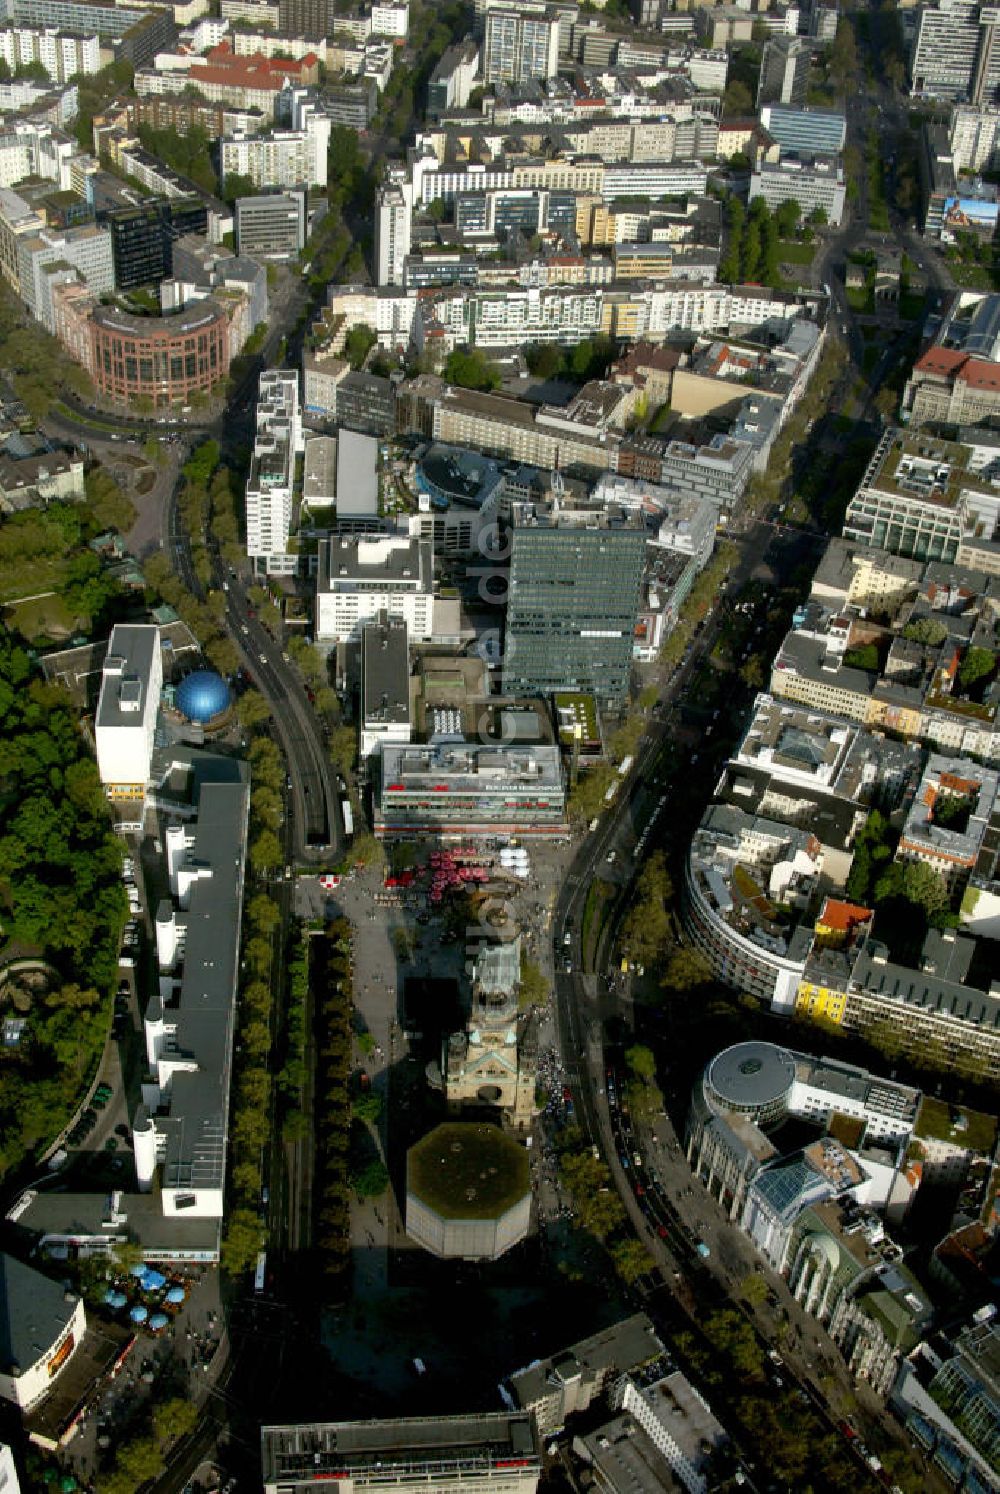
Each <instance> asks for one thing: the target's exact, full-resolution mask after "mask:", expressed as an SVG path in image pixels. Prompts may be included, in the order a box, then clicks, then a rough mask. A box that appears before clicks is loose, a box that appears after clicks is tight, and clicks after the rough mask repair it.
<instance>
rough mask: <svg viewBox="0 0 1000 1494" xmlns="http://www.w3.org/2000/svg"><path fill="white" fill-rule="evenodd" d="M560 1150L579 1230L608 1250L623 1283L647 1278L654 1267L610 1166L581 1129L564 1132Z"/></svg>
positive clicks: (562, 1171)
mask: <svg viewBox="0 0 1000 1494" xmlns="http://www.w3.org/2000/svg"><path fill="white" fill-rule="evenodd" d="M557 1147H558V1167H559V1176H560V1178H561V1180H562V1184H563V1186H564V1187H565V1188H566V1190H567V1191H568V1192H569V1193H571V1194H572V1196H573V1204H574V1207H575V1210H576V1223H577V1225H578V1227H579V1228H580V1229H582V1230H585V1231H586V1233H587V1234H589V1235H592V1236H593V1238H594V1240H595V1241H596V1242H597V1244H598V1245H602V1246H603V1247H604V1248H605V1249H606V1250H607V1252H608V1255H609V1256H610V1258H611V1262H612V1264H613V1266H614V1268H615V1270H616V1271H617V1273H618V1275H619V1276H620V1277H621V1279H622V1281H623V1282H625V1283H626V1284H631V1283H632V1282H634V1281H637V1280H638V1279H639V1277H640V1276H645V1275H646V1274H647V1273H648V1272H649V1271H651V1270H652V1269H653V1267H654V1264H655V1263H654V1261H653V1258H652V1256H651V1255H650V1253H649V1251H648V1250H647V1249H646V1247H645V1245H643V1243H642V1241H641V1240H638V1239H637V1238H636V1235H635V1232H634V1230H633V1229H632V1227H631V1225H630V1223H629V1217H628V1214H627V1213H626V1212H625V1205H624V1204H623V1203H622V1201H621V1199H620V1198H619V1197H618V1194H617V1192H616V1191H615V1186H614V1179H613V1178H612V1176H611V1170H610V1168H609V1167H608V1165H607V1163H606V1162H604V1161H603V1160H602V1159H601V1158H600V1157H595V1156H594V1154H593V1151H592V1150H591V1148H590V1146H589V1145H586V1144H585V1140H584V1136H583V1133H582V1132H581V1130H580V1128H579V1127H578V1126H567V1127H566V1129H565V1130H563V1131H561V1132H560V1133H559V1138H558V1142H557Z"/></svg>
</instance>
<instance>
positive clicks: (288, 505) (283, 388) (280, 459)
mask: <svg viewBox="0 0 1000 1494" xmlns="http://www.w3.org/2000/svg"><path fill="white" fill-rule="evenodd" d="M304 447H305V440H304V435H303V431H302V416H301V410H300V407H299V377H298V374H297V373H295V372H294V370H289V369H268V370H266V371H265V372H264V373H262V374H261V376H260V383H259V387H258V392H257V414H256V435H255V438H254V448H253V455H252V456H251V458H250V472H249V475H248V477H247V485H246V524H247V556H248V557H249V559H250V561H251V563H252V565H253V569H254V572H255V574H257V575H278V576H288V575H294V574H295V572H296V571H297V570H298V568H299V557H298V554H297V551H296V549H295V548H294V547H293V546H292V544H291V540H292V530H293V517H294V506H295V469H296V460H297V458H298V456H299V455H300V454H301V453H302V451H303V450H304Z"/></svg>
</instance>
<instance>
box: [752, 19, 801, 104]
mask: <svg viewBox="0 0 1000 1494" xmlns="http://www.w3.org/2000/svg"><path fill="white" fill-rule="evenodd" d="M808 84H809V49H808V47H807V46H806V44H805V42H804V41H803V40H802V39H801V38H800V37H798V36H775V37H772V38H771V40H770V41H766V42H765V43H764V50H763V52H762V54H761V59H760V81H759V82H758V84H757V108H758V109H760V108H761V106H762V105H764V104H798V105H800V106H801V105H803V104H804V103H805V101H806V92H807V89H808Z"/></svg>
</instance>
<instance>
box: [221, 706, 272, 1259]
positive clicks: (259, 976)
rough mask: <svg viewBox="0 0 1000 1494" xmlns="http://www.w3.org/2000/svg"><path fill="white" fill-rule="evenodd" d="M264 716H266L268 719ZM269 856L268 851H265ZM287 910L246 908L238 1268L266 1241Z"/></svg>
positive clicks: (267, 769)
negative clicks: (263, 1204) (278, 981)
mask: <svg viewBox="0 0 1000 1494" xmlns="http://www.w3.org/2000/svg"><path fill="white" fill-rule="evenodd" d="M261 724H263V723H261ZM249 763H250V775H251V777H250V782H251V794H250V837H251V843H250V861H251V866H252V867H253V869H254V870H255V872H257V874H259V873H260V871H261V870H262V868H261V867H260V866H259V865H258V864H257V863H258V862H259V853H258V846H259V844H260V842H261V841H262V840H263V841H264V842H265V845H266V846H267V847H268V849H270V842H272V841H273V842H274V845H275V846H277V848H278V853H279V855H280V844H279V843H278V838H277V834H276V831H277V826H278V824H279V823H280V813H281V811H280V804H281V797H280V796H281V789H282V786H283V784H284V779H285V765H284V760H283V759H282V756H281V753H280V751H279V749H278V747H277V746H276V745H275V743H274V742H273V741H272V740H271V738H270V737H268V736H264V735H260V736H257V737H256V738H255V739H254V740H253V742H252V743H251V746H250V752H249ZM265 859H267V858H265ZM280 926H281V910H280V908H279V907H278V905H277V903H276V902H275V901H274V899H273V898H271V897H269V896H268V895H267V893H266V892H263V891H258V892H255V893H253V894H252V895H251V896H250V897H249V898H248V901H247V905H246V910H245V914H244V940H243V955H242V963H243V969H244V972H245V980H244V984H243V987H242V990H241V991H240V999H239V1010H238V1022H237V1029H236V1037H235V1042H234V1051H235V1053H236V1055H237V1056H236V1064H235V1067H236V1073H235V1078H234V1082H233V1093H232V1102H231V1107H230V1122H229V1162H230V1175H229V1181H230V1206H229V1209H228V1212H227V1215H226V1224H225V1231H224V1234H223V1240H222V1264H223V1266H224V1268H225V1269H226V1270H227V1271H228V1272H229V1273H230V1274H231V1275H233V1276H239V1275H242V1274H243V1273H244V1272H246V1271H248V1270H249V1269H250V1268H251V1267H252V1266H253V1264H254V1261H255V1260H256V1258H257V1254H258V1252H259V1250H260V1249H261V1247H262V1245H263V1240H264V1228H263V1224H262V1221H261V1217H260V1201H261V1195H262V1192H263V1186H264V1177H263V1172H262V1159H263V1157H264V1153H265V1148H266V1147H267V1144H268V1142H269V1140H270V1138H271V1116H270V1111H271V1104H270V1102H271V1084H272V1076H271V1070H270V1061H271V1051H272V1036H271V1034H272V1028H273V1025H274V1017H273V1006H274V997H273V986H274V969H275V938H276V936H277V934H278V931H279V929H280Z"/></svg>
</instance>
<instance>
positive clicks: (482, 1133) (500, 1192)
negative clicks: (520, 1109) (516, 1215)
mask: <svg viewBox="0 0 1000 1494" xmlns="http://www.w3.org/2000/svg"><path fill="white" fill-rule="evenodd" d="M530 1186H531V1181H530V1176H529V1169H528V1153H527V1151H526V1149H525V1148H524V1147H523V1146H520V1145H519V1144H518V1142H516V1141H514V1140H513V1138H512V1137H510V1136H507V1135H505V1134H504V1132H503V1131H501V1130H499V1129H498V1128H497V1127H496V1126H487V1125H476V1124H475V1123H473V1122H469V1121H455V1122H446V1123H445V1124H444V1125H442V1126H438V1127H437V1128H436V1129H435V1130H433V1131H431V1132H430V1134H429V1135H428V1136H425V1137H424V1138H423V1140H421V1141H418V1142H417V1143H416V1144H415V1145H414V1146H412V1147H411V1148H410V1150H409V1152H408V1153H407V1157H406V1192H407V1195H409V1194H414V1195H415V1196H416V1197H417V1198H419V1199H420V1201H421V1203H423V1204H424V1205H425V1206H426V1207H427V1208H429V1209H432V1210H433V1211H434V1213H435V1214H438V1215H440V1216H441V1217H442V1218H444V1219H497V1218H499V1217H500V1215H502V1214H506V1213H507V1211H508V1209H512V1208H513V1207H514V1205H515V1204H516V1203H518V1202H519V1201H520V1200H521V1199H522V1198H523V1197H524V1196H525V1194H526V1193H527V1192H528V1190H529V1188H530Z"/></svg>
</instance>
